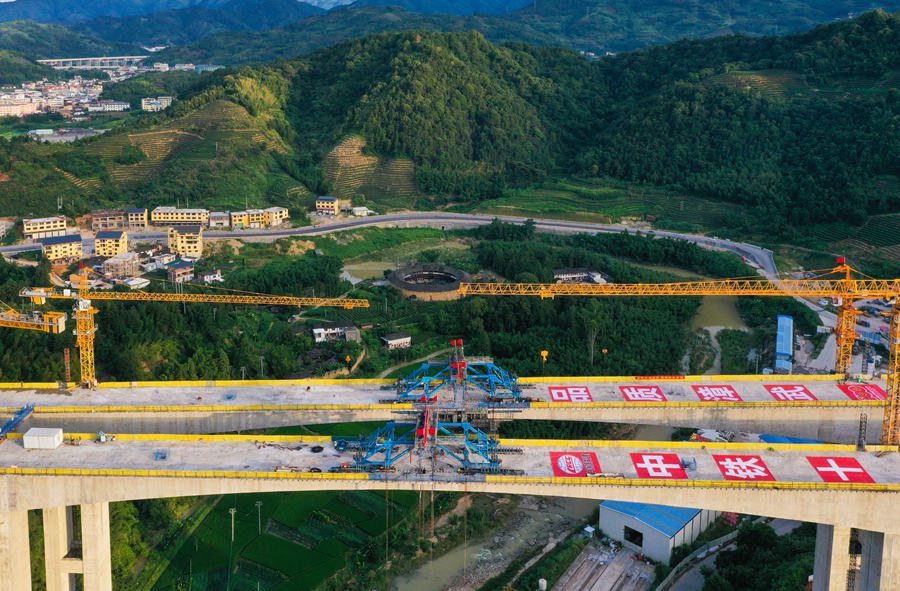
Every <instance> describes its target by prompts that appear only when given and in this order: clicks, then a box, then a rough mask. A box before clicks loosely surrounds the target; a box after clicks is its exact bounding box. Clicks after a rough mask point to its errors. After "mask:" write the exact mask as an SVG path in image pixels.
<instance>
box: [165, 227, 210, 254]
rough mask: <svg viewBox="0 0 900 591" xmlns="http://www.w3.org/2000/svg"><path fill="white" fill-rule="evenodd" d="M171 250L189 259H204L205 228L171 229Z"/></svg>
mask: <svg viewBox="0 0 900 591" xmlns="http://www.w3.org/2000/svg"><path fill="white" fill-rule="evenodd" d="M169 250H171V251H172V252H174V253H175V254H177V255H179V256H181V257H184V258H188V259H199V258H200V257H202V256H203V226H181V227H178V228H169Z"/></svg>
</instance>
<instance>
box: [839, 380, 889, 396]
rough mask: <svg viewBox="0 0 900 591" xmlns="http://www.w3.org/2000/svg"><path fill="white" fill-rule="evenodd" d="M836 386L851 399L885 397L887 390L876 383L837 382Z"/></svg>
mask: <svg viewBox="0 0 900 591" xmlns="http://www.w3.org/2000/svg"><path fill="white" fill-rule="evenodd" d="M838 388H840V389H841V392H843V393H844V394H846V395H847V398H850V399H852V400H886V399H887V392H885V391H884V389H883V388H882V387H881V386H878V385H876V384H838Z"/></svg>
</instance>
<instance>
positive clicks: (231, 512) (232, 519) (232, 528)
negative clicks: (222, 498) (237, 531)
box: [228, 507, 237, 544]
mask: <svg viewBox="0 0 900 591" xmlns="http://www.w3.org/2000/svg"><path fill="white" fill-rule="evenodd" d="M228 513H229V515H231V543H232V544H233V543H234V514H235V513H237V509H235V508H234V507H232V508H231V509H229V510H228Z"/></svg>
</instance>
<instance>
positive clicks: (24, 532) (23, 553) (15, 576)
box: [0, 511, 31, 591]
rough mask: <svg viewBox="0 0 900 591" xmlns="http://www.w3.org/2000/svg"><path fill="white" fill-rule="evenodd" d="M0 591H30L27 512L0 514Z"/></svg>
mask: <svg viewBox="0 0 900 591" xmlns="http://www.w3.org/2000/svg"><path fill="white" fill-rule="evenodd" d="M0 591H31V552H30V550H29V547H28V511H9V512H0Z"/></svg>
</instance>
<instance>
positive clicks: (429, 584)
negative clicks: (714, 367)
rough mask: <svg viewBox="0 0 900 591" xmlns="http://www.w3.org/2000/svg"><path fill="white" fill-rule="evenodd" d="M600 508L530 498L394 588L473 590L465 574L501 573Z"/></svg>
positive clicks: (643, 432)
mask: <svg viewBox="0 0 900 591" xmlns="http://www.w3.org/2000/svg"><path fill="white" fill-rule="evenodd" d="M673 430H674V429H673V428H672V427H667V426H664V425H640V426H639V427H638V428H637V429H636V430H635V432H634V435H632V437H631V439H634V440H640V441H669V440H670V438H671V435H672V431H673ZM596 508H597V501H595V500H593V499H569V498H563V497H549V498H539V497H525V498H524V499H523V501H522V504H521V505H520V506H519V508H518V509H517V510H516V512H515V513H514V514H513V516H512V517H511V518H510V522H509V525H508V526H507V527H505V528H503V529H502V530H499V531H494V532H491V533H489V534H488V535H487V536H486V537H484V538H483V539H478V540H470V541H469V543H468V544H461V545H459V546H457V547H455V548H453V549H452V550H450V551H449V552H447V553H446V554H444V555H442V556H439V557H437V558H435V559H434V560H431V561H429V562H428V563H426V564H424V565H422V566H421V567H419V568H418V569H417V570H415V571H413V572H411V573H409V574H407V575H404V576H400V577H397V578H396V579H395V580H394V584H393V586H392V587H391V589H392V591H438V590H442V589H448V588H450V589H453V590H454V591H457V590H462V589H471V588H472V587H467V586H466V584H465V583H464V582H462V581H461V580H460V579H461V577H462V575H464V574H465V573H470V572H472V571H473V570H474V571H478V570H480V569H484V570H487V569H491V572H492V575H491V576H493V574H497V573H494V572H493V571H494V570H495V568H494V564H493V563H496V562H497V561H503V563H504V564H506V561H507V560H508V559H510V558H511V557H512V556H514V555H516V554H519V553H520V552H522V551H523V550H525V549H527V548H532V547H535V546H538V545H540V546H543V545H545V544H546V543H547V542H548V541H549V539H550V537H551V536H554V535H556V534H558V533H560V532H561V531H563V528H565V529H566V530H569V529H571V528H572V527H574V525H575V524H576V523H578V522H579V521H582V522H583V521H586V520H587V518H588V517H590V515H591V513H592V512H593V511H594V509H596ZM504 559H506V560H504ZM498 572H499V571H498Z"/></svg>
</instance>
